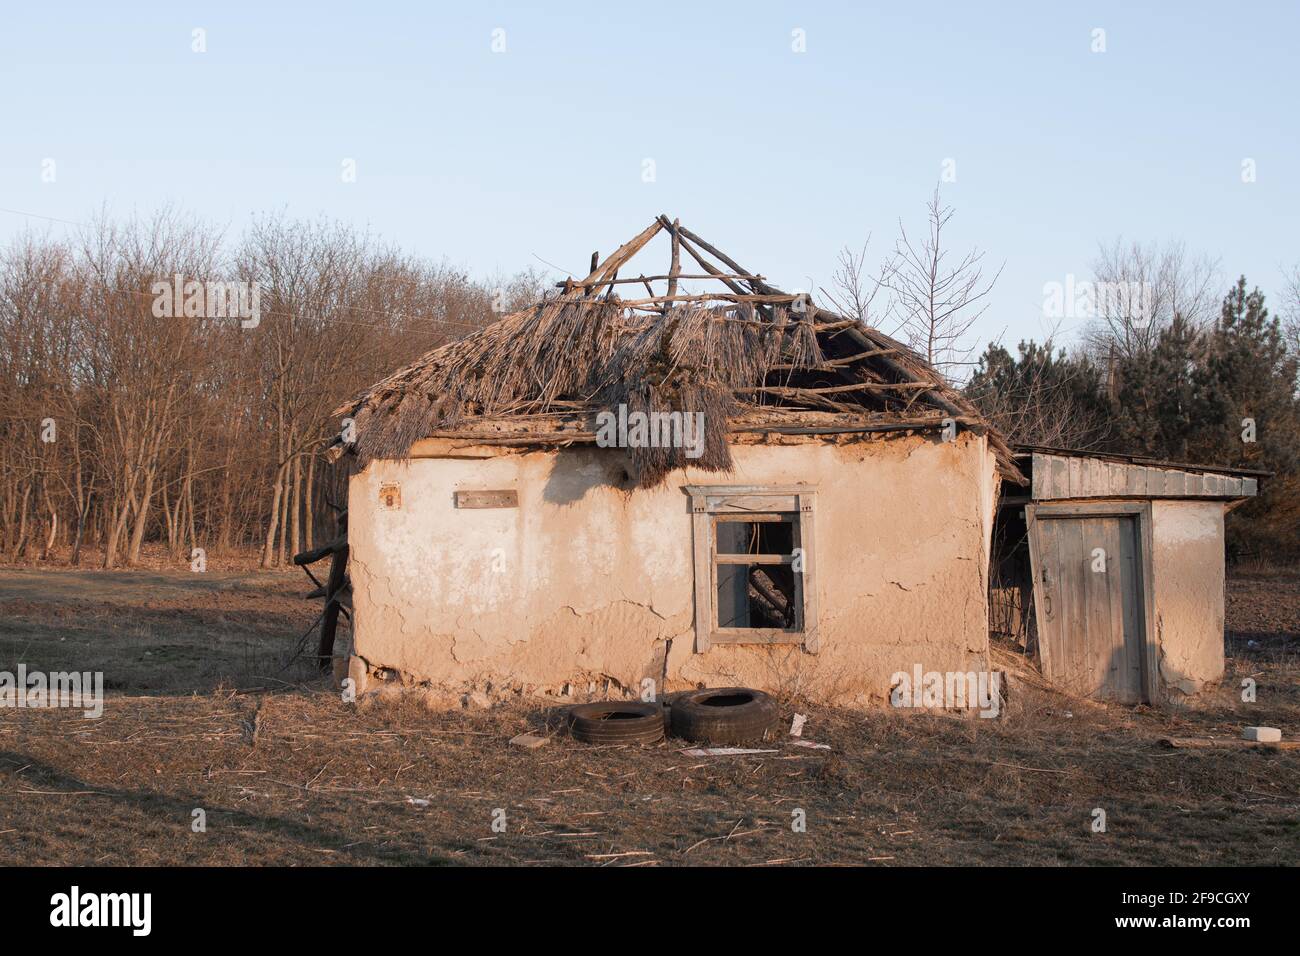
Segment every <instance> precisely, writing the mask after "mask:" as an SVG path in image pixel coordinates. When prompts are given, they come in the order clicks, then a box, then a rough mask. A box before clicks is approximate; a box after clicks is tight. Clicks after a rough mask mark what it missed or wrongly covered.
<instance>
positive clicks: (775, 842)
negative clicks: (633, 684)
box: [0, 569, 1300, 866]
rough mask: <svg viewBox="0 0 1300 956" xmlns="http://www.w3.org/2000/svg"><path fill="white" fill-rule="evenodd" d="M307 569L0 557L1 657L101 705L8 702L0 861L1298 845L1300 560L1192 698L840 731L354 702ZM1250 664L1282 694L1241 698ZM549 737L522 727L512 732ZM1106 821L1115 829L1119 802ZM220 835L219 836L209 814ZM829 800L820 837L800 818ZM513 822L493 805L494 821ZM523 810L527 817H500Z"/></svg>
mask: <svg viewBox="0 0 1300 956" xmlns="http://www.w3.org/2000/svg"><path fill="white" fill-rule="evenodd" d="M304 585H305V578H303V576H302V575H301V574H300V573H298V572H294V573H287V572H286V573H265V572H264V573H256V572H229V573H214V572H209V573H208V574H190V573H186V572H158V571H146V572H102V571H66V570H65V571H24V570H14V569H5V570H0V670H10V671H13V670H15V669H16V666H17V664H18V663H19V662H21V663H24V664H26V666H27V667H28V668H29V669H30V670H45V671H56V670H68V669H76V670H92V671H93V670H102V671H104V673H105V680H106V684H107V685H108V687H109V688H110V691H109V697H108V701H107V703H106V705H105V711H104V715H103V716H102V717H101V718H99V719H94V720H87V719H84V718H83V717H82V715H81V712H80V711H77V710H68V709H59V710H41V711H37V710H14V709H0V864H3V865H11V864H61V865H78V864H101V865H112V864H128V865H130V864H166V865H176V864H217V865H224V864H287V865H293V864H330V863H338V864H533V865H546V864H586V865H593V866H595V865H600V866H655V865H674V864H687V865H701V864H703V865H719V864H726V865H781V864H866V865H872V866H876V865H879V866H900V865H932V864H994V865H1019V864H1173V865H1191V864H1292V863H1295V862H1296V861H1297V859H1298V858H1300V752H1297V751H1289V752H1287V751H1240V750H1230V751H1229V750H1210V751H1183V750H1169V749H1165V748H1162V747H1160V746H1159V745H1158V740H1159V738H1161V737H1165V736H1170V735H1187V736H1191V735H1211V734H1212V735H1221V736H1228V737H1236V736H1238V735H1239V733H1240V728H1241V726H1243V725H1246V724H1270V725H1274V726H1280V727H1282V728H1283V731H1284V733H1285V734H1287V735H1289V736H1291V737H1293V738H1294V737H1295V736H1296V735H1297V734H1300V573H1297V572H1277V573H1263V572H1257V573H1251V574H1242V575H1238V576H1234V578H1233V579H1232V580H1231V581H1230V583H1229V588H1228V598H1229V599H1228V618H1229V635H1228V642H1227V648H1228V654H1229V660H1228V674H1229V676H1228V677H1227V678H1226V679H1225V681H1224V683H1223V685H1222V686H1221V687H1220V688H1218V689H1217V690H1215V691H1212V692H1210V693H1208V694H1207V695H1205V697H1204V698H1203V699H1201V700H1200V701H1199V702H1198V703H1197V705H1196V706H1195V707H1194V708H1186V709H1180V710H1177V711H1159V710H1153V709H1151V708H1145V707H1142V708H1136V709H1134V708H1123V707H1104V706H1100V705H1095V704H1090V703H1086V702H1082V701H1078V700H1073V699H1070V698H1067V697H1064V696H1061V695H1059V694H1056V693H1055V692H1052V691H1050V690H1049V689H1047V688H1045V687H1043V686H1042V685H1041V682H1039V681H1037V680H1035V679H1034V678H1033V676H1032V674H1031V673H1030V672H1028V671H1026V670H1025V669H1024V667H1023V663H1022V662H1020V661H1018V660H1017V659H1016V658H1015V657H1014V655H1012V654H1011V653H1010V652H1009V651H1002V650H1000V651H998V653H997V655H996V656H997V663H998V665H999V666H1007V667H1011V668H1015V669H1016V670H1017V671H1018V672H1020V674H1021V677H1020V678H1019V679H1014V680H1013V681H1012V684H1011V690H1010V699H1009V701H1008V704H1007V707H1006V709H1005V713H1004V715H1003V716H1002V717H1001V718H1000V719H997V720H980V719H966V718H960V717H951V716H937V715H933V716H932V715H918V714H902V713H889V712H883V711H882V712H877V713H868V714H860V713H852V712H845V711H835V710H829V709H825V708H818V707H806V706H802V705H800V704H799V702H793V701H786V702H783V717H784V719H786V720H787V721H788V719H789V718H790V716H791V715H792V714H793V713H794V711H795V710H796V709H798V710H799V711H800V712H803V713H806V714H808V722H807V725H806V727H805V731H804V737H805V738H806V739H808V740H811V741H815V742H818V743H824V744H828V745H829V746H830V749H829V750H811V749H807V748H801V747H795V746H791V745H790V744H789V742H788V741H784V740H783V741H780V742H777V743H773V744H770V745H766V746H770V747H771V748H772V749H774V750H775V751H776V752H775V753H769V754H761V755H754V756H741V757H711V758H692V757H689V756H687V755H685V754H683V753H682V752H681V751H682V749H683V748H685V747H686V746H688V745H687V744H685V743H684V742H682V741H677V740H670V741H667V742H665V743H663V744H661V745H659V746H657V747H654V748H645V749H641V748H620V747H608V748H594V747H589V746H586V745H583V744H580V743H577V742H575V741H573V740H572V739H570V738H568V737H567V736H564V735H563V734H561V733H557V732H554V731H552V730H549V729H548V727H551V726H554V725H555V723H556V717H557V714H556V712H555V711H553V710H548V708H547V707H546V706H545V705H544V704H543V703H542V702H540V701H523V700H521V701H518V702H517V703H514V704H507V705H502V706H498V707H494V708H493V709H491V710H487V711H484V710H466V711H461V712H455V713H450V714H437V713H431V712H429V711H427V710H426V709H425V708H424V707H423V706H422V704H421V703H420V702H419V701H417V700H412V699H404V700H400V701H397V702H395V703H388V704H380V705H373V706H369V707H367V708H365V709H364V710H358V709H357V707H356V706H354V705H351V704H347V703H344V702H343V701H342V700H341V698H340V695H339V694H338V693H337V692H335V691H333V690H332V689H331V688H330V687H329V686H328V684H327V682H326V681H325V680H324V679H323V678H319V677H316V676H315V674H314V673H313V672H312V671H311V670H310V669H309V668H308V667H307V666H306V665H305V664H303V663H302V662H293V661H290V660H289V659H288V658H289V652H290V651H291V649H292V648H293V647H294V646H295V645H296V644H297V643H298V641H299V639H300V637H301V635H302V634H303V633H304V632H305V631H306V630H307V629H308V626H309V625H310V624H311V622H312V619H313V617H314V615H315V610H316V607H315V605H313V604H311V603H309V602H307V601H305V600H303V598H302V595H303V594H304V593H305V591H306V587H305V586H304ZM1244 677H1251V678H1253V679H1254V680H1255V681H1256V682H1257V686H1258V700H1257V701H1256V702H1255V703H1251V704H1247V703H1243V702H1242V701H1241V700H1240V684H1241V680H1242V678H1244ZM525 730H532V731H534V732H539V733H549V734H551V739H550V740H549V741H548V743H547V745H546V746H544V747H542V748H540V749H537V750H532V751H524V750H520V749H518V748H515V747H511V746H509V745H508V743H507V741H508V740H509V739H510V738H511V737H512V736H514V735H515V734H518V733H520V732H522V731H525ZM1097 808H1100V809H1102V810H1104V811H1105V814H1106V831H1105V832H1104V833H1096V832H1093V829H1092V824H1093V821H1094V810H1095V809H1097ZM200 810H201V811H203V813H202V815H201V816H202V818H203V821H204V822H205V824H206V829H204V830H196V826H197V824H196V817H197V816H198V815H196V813H195V811H200ZM798 819H803V820H804V821H806V827H805V828H804V829H803V830H802V831H800V830H798V829H797V828H796V827H794V826H792V824H793V823H794V822H795V821H796V820H798ZM494 822H496V823H497V826H496V828H494ZM502 823H503V824H504V830H503V831H502V829H501V826H502Z"/></svg>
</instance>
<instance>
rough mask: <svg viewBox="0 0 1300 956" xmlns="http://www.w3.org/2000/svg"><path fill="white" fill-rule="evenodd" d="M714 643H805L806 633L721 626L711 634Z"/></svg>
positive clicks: (777, 629)
mask: <svg viewBox="0 0 1300 956" xmlns="http://www.w3.org/2000/svg"><path fill="white" fill-rule="evenodd" d="M709 640H710V641H712V642H713V643H714V644H803V643H805V641H804V634H803V633H802V632H800V631H797V630H788V631H787V630H781V629H779V628H773V627H719V628H715V629H714V630H713V631H712V633H710V634H709Z"/></svg>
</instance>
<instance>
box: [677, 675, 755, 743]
mask: <svg viewBox="0 0 1300 956" xmlns="http://www.w3.org/2000/svg"><path fill="white" fill-rule="evenodd" d="M777 718H778V714H777V709H776V701H774V700H773V699H772V698H771V697H769V696H768V695H767V694H765V693H763V692H762V691H761V690H750V689H749V688H748V687H714V688H710V689H709V690H693V691H687V692H686V693H685V694H681V695H679V696H678V697H676V698H675V699H674V700H673V708H672V724H673V736H674V737H681V738H682V739H684V740H701V741H704V742H705V743H709V744H749V743H757V742H758V741H761V740H763V739H764V738H765V737H767V736H768V734H770V733H771V732H772V731H774V730H775V729H776V724H777Z"/></svg>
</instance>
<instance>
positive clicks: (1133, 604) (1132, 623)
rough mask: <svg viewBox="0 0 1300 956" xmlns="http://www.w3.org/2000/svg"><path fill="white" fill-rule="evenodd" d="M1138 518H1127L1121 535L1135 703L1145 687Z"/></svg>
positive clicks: (1124, 631)
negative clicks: (1143, 677)
mask: <svg viewBox="0 0 1300 956" xmlns="http://www.w3.org/2000/svg"><path fill="white" fill-rule="evenodd" d="M1138 537H1139V536H1138V520H1137V519H1136V518H1127V519H1125V520H1124V522H1123V528H1122V531H1121V538H1120V549H1121V550H1120V556H1121V560H1122V565H1123V572H1124V576H1123V579H1122V581H1121V583H1122V584H1123V589H1122V590H1121V591H1120V599H1121V607H1120V614H1121V635H1122V640H1123V643H1122V650H1123V654H1124V657H1123V660H1124V671H1125V673H1124V683H1125V687H1126V688H1127V689H1128V699H1129V700H1130V701H1131V702H1133V703H1136V702H1138V701H1141V700H1142V698H1143V696H1144V691H1143V687H1142V620H1141V597H1140V593H1141V591H1140V589H1141V583H1142V569H1141V567H1140V566H1139V562H1138Z"/></svg>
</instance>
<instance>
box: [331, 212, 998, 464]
mask: <svg viewBox="0 0 1300 956" xmlns="http://www.w3.org/2000/svg"><path fill="white" fill-rule="evenodd" d="M661 230H662V231H666V232H667V233H668V234H669V236H670V237H671V240H672V262H671V265H670V267H669V270H668V273H667V274H666V275H662V276H649V277H647V276H645V275H643V274H638V275H637V276H636V277H634V278H632V279H619V278H618V273H619V271H620V269H621V268H622V267H623V266H625V264H626V263H627V261H628V260H629V259H630V258H631V257H632V256H633V255H635V254H636V252H637V251H639V250H640V249H641V248H642V247H644V246H645V244H646V243H647V242H649V241H650V239H651V238H653V237H654V236H655V234H657V233H658V232H660V231H661ZM682 250H685V251H686V252H687V253H688V254H689V255H690V256H691V257H692V258H693V259H694V260H695V261H696V262H697V263H698V264H699V265H700V267H701V268H702V269H703V270H704V273H705V275H703V276H688V275H685V274H683V272H682V270H681V251H682ZM710 256H712V257H713V259H716V260H717V263H720V264H721V265H718V264H715V263H714V262H713V261H712V260H711V259H710V258H709V257H710ZM593 259H594V257H593ZM723 267H725V269H729V270H730V271H729V272H728V271H725V269H724V268H723ZM699 278H704V279H707V280H709V281H711V282H714V283H718V284H721V285H722V286H723V287H724V289H725V291H717V290H714V291H709V292H705V293H694V294H688V293H684V292H683V293H679V292H678V289H679V287H680V284H681V283H682V282H683V281H686V280H689V279H699ZM633 282H634V283H637V284H638V285H642V286H643V287H644V288H645V290H646V292H647V293H648V294H647V296H646V297H641V298H620V297H619V296H618V295H617V292H616V290H617V289H618V288H619V287H624V288H626V287H627V285H628V284H629V283H633ZM655 282H666V283H667V291H666V292H665V293H662V294H657V293H656V292H655V289H654V285H653V284H654V283H655ZM620 404H625V405H626V406H627V408H628V410H629V411H646V412H652V411H683V412H703V413H704V425H705V436H706V438H705V451H704V454H703V456H702V457H701V458H699V459H691V460H688V459H687V458H686V457H685V453H684V450H683V449H680V448H633V449H630V452H631V455H632V459H633V463H634V465H635V477H636V481H637V483H638V484H639V485H641V486H643V487H644V486H650V485H654V484H657V483H658V482H659V481H661V480H662V478H663V476H664V475H665V474H667V473H668V472H670V471H672V470H673V469H675V468H681V467H684V466H686V465H688V464H689V465H692V466H694V467H700V468H705V469H708V470H727V469H729V468H730V467H731V453H730V447H729V440H728V436H729V435H730V434H731V433H733V432H736V431H738V430H746V431H754V430H764V428H765V426H764V424H763V423H764V422H767V423H768V424H767V426H766V427H767V428H770V430H773V431H785V432H795V433H799V434H829V433H834V434H843V433H846V432H854V431H861V432H876V431H888V430H903V429H918V430H920V429H937V428H941V427H943V421H944V419H955V420H956V421H957V422H958V423H959V427H963V428H969V429H972V430H976V431H980V432H987V433H988V434H989V437H990V442H991V444H992V447H993V449H994V450H995V453H996V454H997V457H998V461H999V465H1000V468H1001V470H1002V472H1003V473H1004V474H1005V475H1007V476H1008V477H1015V478H1018V477H1019V473H1018V471H1017V470H1016V467H1015V464H1014V462H1013V461H1012V458H1011V454H1010V451H1009V449H1008V448H1007V446H1006V444H1005V442H1003V440H1002V438H1001V436H999V435H998V434H997V433H996V432H994V431H993V430H992V429H991V428H990V427H989V426H988V424H987V423H986V422H985V421H984V420H983V419H982V418H981V417H980V416H979V414H978V412H976V410H975V408H974V407H973V406H972V405H971V404H970V403H969V402H967V401H966V400H965V399H964V398H962V396H961V395H960V394H959V393H957V392H956V391H955V390H954V389H953V388H952V387H951V386H949V385H948V384H947V383H946V382H945V381H944V379H943V377H942V376H941V375H940V374H938V373H937V372H936V371H935V370H934V369H933V368H932V367H930V366H929V365H928V364H927V363H926V362H925V361H923V360H922V359H921V358H920V357H919V356H918V355H917V354H916V353H914V352H912V351H911V350H910V349H908V348H907V347H906V346H905V345H903V344H901V343H899V342H896V341H895V340H893V339H892V338H890V337H889V336H887V335H884V334H883V333H881V332H878V331H876V330H875V329H871V328H868V327H866V326H865V325H862V324H860V323H858V322H856V321H853V320H848V319H845V318H843V317H841V316H839V315H836V314H834V313H832V312H829V311H827V310H826V309H823V308H821V307H819V306H817V305H815V304H814V303H813V302H812V300H811V298H810V297H808V296H806V295H791V294H789V293H785V292H782V291H780V290H779V289H776V288H775V287H773V286H770V285H768V284H767V283H766V282H765V281H764V280H763V278H762V277H761V276H758V275H754V274H752V273H749V272H747V271H746V270H745V269H743V268H741V267H740V266H739V265H737V264H736V263H735V262H734V261H733V260H731V259H730V258H729V257H727V256H726V255H724V254H723V253H721V252H719V251H718V250H717V249H715V248H714V247H713V246H711V245H709V244H708V243H707V242H705V241H704V240H702V239H700V238H699V237H698V236H696V235H695V234H694V233H692V232H690V231H689V230H687V229H686V228H684V227H682V226H681V225H680V224H679V223H676V222H670V221H669V220H668V219H667V217H664V216H660V217H659V218H658V219H656V220H655V222H653V223H652V224H651V225H650V226H649V227H648V228H647V229H646V230H644V231H643V232H641V233H640V234H639V235H637V236H636V237H634V238H633V239H632V240H631V241H629V242H627V243H625V244H624V245H623V246H621V247H620V248H619V249H618V250H617V251H616V252H614V253H613V254H612V255H611V256H609V258H607V259H606V260H604V262H601V263H599V264H598V265H595V266H594V267H593V269H592V272H591V274H590V275H589V276H587V278H585V279H583V280H582V281H580V282H575V281H573V280H568V281H566V282H565V283H563V284H562V287H561V288H560V289H559V290H558V291H557V294H556V295H555V296H554V297H551V298H548V299H546V300H545V301H543V302H540V303H537V304H536V305H534V306H531V307H529V308H527V309H524V310H523V311H520V312H516V313H513V314H511V315H507V316H506V317H504V318H503V319H501V320H500V321H499V322H496V323H494V324H493V325H490V326H487V327H486V328H484V329H481V330H479V331H477V332H474V333H472V334H470V335H468V336H466V337H465V338H463V339H461V340H459V341H456V342H452V343H450V344H448V345H444V346H442V347H441V348H437V349H434V350H433V351H431V352H429V353H427V354H426V355H424V356H422V357H421V358H419V359H418V360H417V361H415V362H414V363H412V364H411V365H408V366H407V367H406V368H403V369H400V370H399V371H397V372H395V373H393V374H392V375H390V376H389V377H388V378H386V379H384V380H383V381H381V382H379V383H378V384H376V385H374V386H372V387H371V388H369V389H367V390H366V391H365V392H364V393H362V394H361V395H360V396H358V397H357V398H356V399H355V400H353V401H351V402H349V403H347V404H346V405H344V406H342V407H340V408H339V409H337V410H336V414H339V415H345V416H348V417H350V418H352V419H353V422H354V428H355V444H354V445H353V446H352V447H351V449H350V450H351V451H352V452H354V453H355V454H356V456H357V458H358V464H359V465H362V466H364V464H365V463H366V462H367V461H369V460H371V459H376V458H391V459H401V458H405V457H407V456H408V454H409V453H410V449H411V446H412V445H413V444H414V443H415V442H416V441H418V440H420V439H421V438H426V437H431V436H439V435H441V436H446V437H455V436H460V437H463V438H466V439H474V440H475V441H476V442H481V443H485V444H491V443H497V444H514V445H518V444H537V445H567V444H572V443H575V442H583V441H592V440H594V437H595V436H594V432H593V430H592V423H593V422H594V419H595V416H596V414H597V413H598V412H601V411H607V410H612V409H616V408H617V407H618V406H619V405H620ZM764 412H770V413H772V414H771V415H769V416H766V417H765V416H764V414H763V413H764ZM798 412H803V413H805V414H802V415H800V414H797V413H798Z"/></svg>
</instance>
